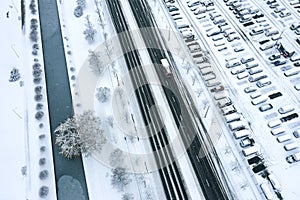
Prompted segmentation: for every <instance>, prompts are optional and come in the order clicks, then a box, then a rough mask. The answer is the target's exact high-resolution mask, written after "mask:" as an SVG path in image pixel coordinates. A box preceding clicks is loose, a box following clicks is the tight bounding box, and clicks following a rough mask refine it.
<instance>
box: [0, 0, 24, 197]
mask: <svg viewBox="0 0 300 200" xmlns="http://www.w3.org/2000/svg"><path fill="white" fill-rule="evenodd" d="M16 3H17V2H16ZM7 12H9V18H7V16H6V15H7V14H6V13H7ZM19 16H20V10H19V4H15V5H13V4H12V2H11V1H8V0H6V1H4V2H1V7H0V26H1V27H5V31H2V33H1V37H0V42H1V49H2V50H1V59H0V64H1V68H0V75H1V79H0V88H1V89H0V90H1V94H2V95H1V96H2V98H1V100H0V108H1V113H0V120H1V126H0V132H1V136H2V137H1V142H0V145H1V152H0V158H1V166H0V177H1V182H0V184H1V189H0V196H1V198H3V199H24V197H25V196H26V191H27V190H26V177H24V176H23V175H22V173H21V168H22V167H23V166H25V165H26V157H27V156H26V151H25V148H26V143H25V138H26V137H25V134H24V132H25V129H26V123H25V117H26V116H25V108H26V104H25V90H24V86H23V87H21V85H20V82H21V81H24V69H23V68H22V63H23V58H22V57H21V53H22V46H23V45H22V44H23V41H22V30H21V21H20V20H19V19H18V17H19ZM13 68H18V69H19V70H20V74H21V78H20V79H19V80H18V81H16V82H9V81H8V80H9V79H10V72H11V70H12V69H13Z"/></svg>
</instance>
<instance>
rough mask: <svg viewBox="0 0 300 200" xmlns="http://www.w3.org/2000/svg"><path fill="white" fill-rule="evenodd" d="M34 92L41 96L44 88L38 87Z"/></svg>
mask: <svg viewBox="0 0 300 200" xmlns="http://www.w3.org/2000/svg"><path fill="white" fill-rule="evenodd" d="M34 92H35V93H36V94H41V93H42V86H36V87H35V88H34Z"/></svg>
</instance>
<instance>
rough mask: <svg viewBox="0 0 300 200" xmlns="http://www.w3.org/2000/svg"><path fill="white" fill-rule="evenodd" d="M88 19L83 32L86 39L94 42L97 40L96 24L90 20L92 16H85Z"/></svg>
mask: <svg viewBox="0 0 300 200" xmlns="http://www.w3.org/2000/svg"><path fill="white" fill-rule="evenodd" d="M85 19H86V23H85V27H86V29H85V31H83V34H84V36H85V39H86V40H87V41H88V42H89V43H93V42H94V40H95V35H96V33H97V31H96V29H94V25H93V24H92V23H91V21H90V16H89V15H87V16H86V17H85Z"/></svg>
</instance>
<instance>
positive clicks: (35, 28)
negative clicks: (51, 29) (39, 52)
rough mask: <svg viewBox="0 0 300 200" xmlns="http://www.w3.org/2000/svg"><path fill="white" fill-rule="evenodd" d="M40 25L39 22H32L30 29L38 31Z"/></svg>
mask: <svg viewBox="0 0 300 200" xmlns="http://www.w3.org/2000/svg"><path fill="white" fill-rule="evenodd" d="M37 28H38V25H37V24H30V29H31V30H35V31H37Z"/></svg>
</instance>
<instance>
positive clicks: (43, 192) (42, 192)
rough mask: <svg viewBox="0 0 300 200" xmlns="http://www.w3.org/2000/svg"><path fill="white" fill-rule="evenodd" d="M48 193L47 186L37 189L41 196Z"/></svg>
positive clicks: (43, 196)
mask: <svg viewBox="0 0 300 200" xmlns="http://www.w3.org/2000/svg"><path fill="white" fill-rule="evenodd" d="M48 193H49V187H48V186H42V187H41V188H40V190H39V195H40V197H41V198H46V197H47V195H48Z"/></svg>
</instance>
